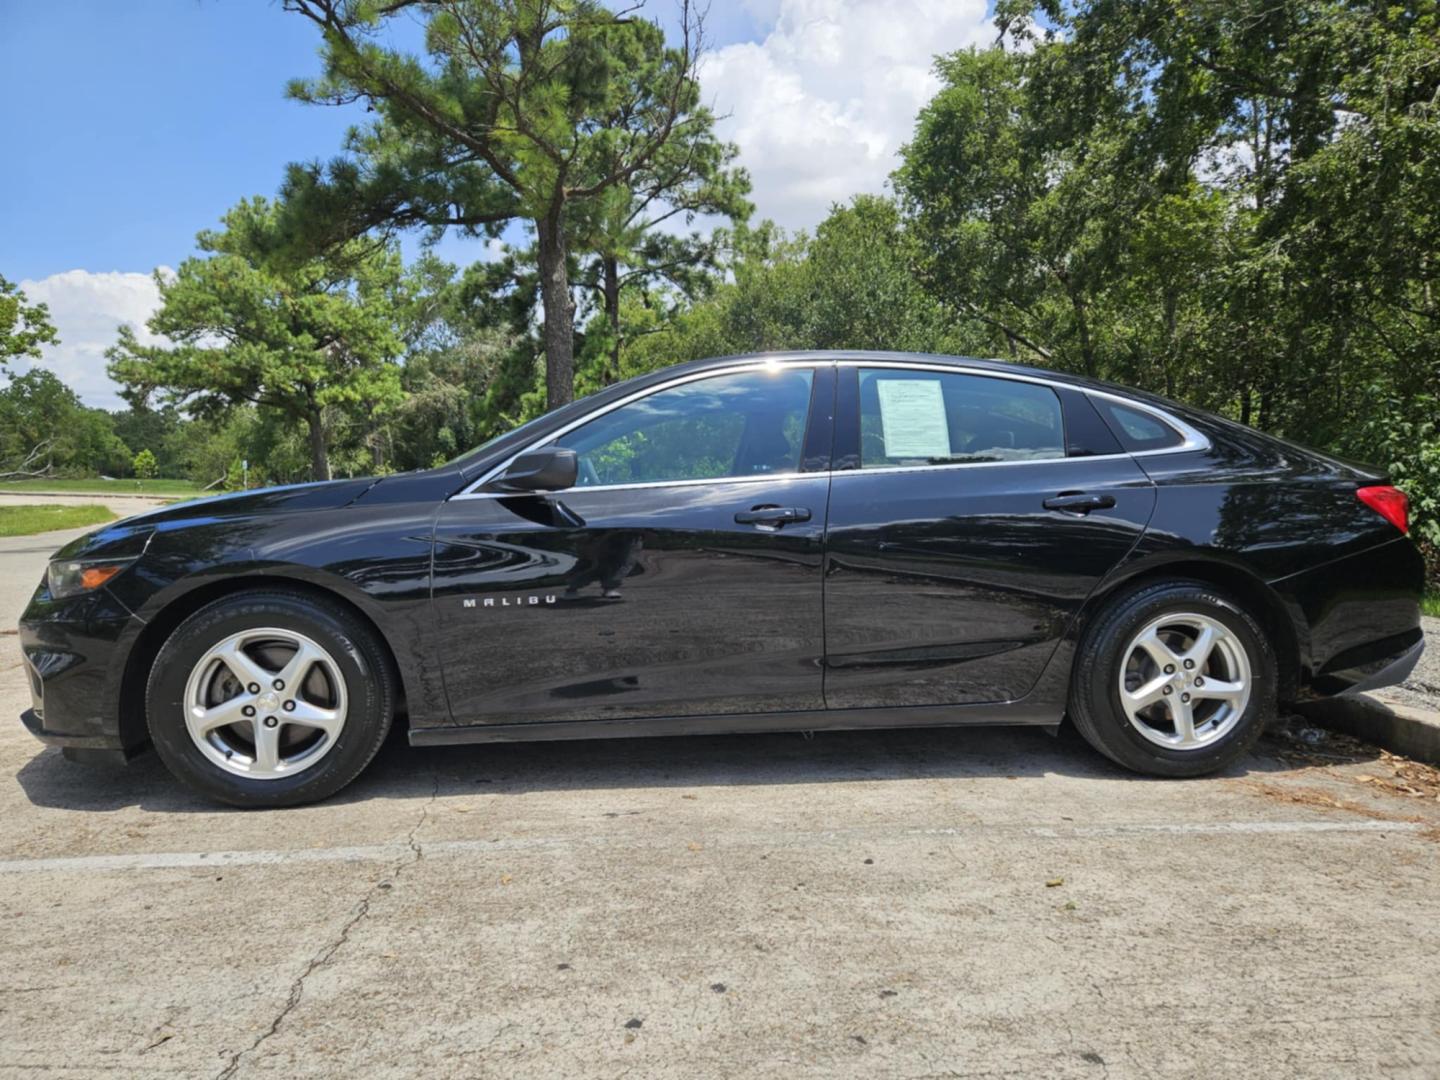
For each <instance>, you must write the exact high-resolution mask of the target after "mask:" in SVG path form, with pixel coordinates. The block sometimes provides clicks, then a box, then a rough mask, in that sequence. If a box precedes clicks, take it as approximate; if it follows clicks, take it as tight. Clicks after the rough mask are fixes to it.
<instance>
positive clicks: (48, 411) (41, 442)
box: [0, 368, 131, 476]
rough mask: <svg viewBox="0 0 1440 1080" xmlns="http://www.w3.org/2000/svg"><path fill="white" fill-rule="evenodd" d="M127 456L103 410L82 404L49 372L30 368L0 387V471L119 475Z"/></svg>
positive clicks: (126, 450) (128, 452)
mask: <svg viewBox="0 0 1440 1080" xmlns="http://www.w3.org/2000/svg"><path fill="white" fill-rule="evenodd" d="M130 458H131V453H130V449H129V448H128V447H127V446H126V445H125V444H124V443H123V442H122V441H121V440H120V439H119V437H117V436H116V434H115V429H114V427H113V426H112V424H111V421H110V416H109V414H108V413H106V412H104V411H103V410H101V409H90V408H86V407H85V405H84V404H82V403H81V401H80V398H79V397H78V396H77V395H76V394H75V392H74V391H73V390H71V389H70V388H69V387H68V386H66V385H65V384H64V383H63V382H61V381H60V379H59V378H57V377H56V375H55V374H54V373H53V372H51V371H49V370H47V369H45V368H32V369H31V370H30V371H27V372H25V373H24V374H23V375H16V376H13V377H12V378H11V380H10V383H9V384H8V385H7V386H5V387H4V388H3V389H0V474H6V473H12V472H13V473H17V474H30V473H47V472H48V473H58V474H60V475H63V476H72V475H78V476H83V475H87V474H93V473H95V472H101V473H110V474H119V473H124V472H128V471H129V468H130Z"/></svg>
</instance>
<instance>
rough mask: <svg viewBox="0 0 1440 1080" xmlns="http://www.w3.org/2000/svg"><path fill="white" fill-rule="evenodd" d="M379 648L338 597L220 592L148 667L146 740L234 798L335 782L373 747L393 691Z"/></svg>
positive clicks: (195, 782)
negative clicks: (336, 600) (223, 594)
mask: <svg viewBox="0 0 1440 1080" xmlns="http://www.w3.org/2000/svg"><path fill="white" fill-rule="evenodd" d="M392 681H393V680H392V677H391V675H390V670H389V666H388V664H387V663H386V658H385V653H384V647H383V645H382V644H381V643H380V642H379V641H378V640H376V637H375V634H374V633H373V631H371V629H370V628H369V627H368V626H366V625H365V624H364V623H363V622H361V621H360V620H359V619H357V618H355V616H354V615H353V614H351V613H350V612H349V611H347V610H346V609H345V608H343V607H342V606H340V605H338V604H334V603H331V602H328V601H325V600H323V599H320V598H318V597H313V596H310V595H308V594H304V593H296V592H288V591H283V590H274V591H272V590H265V591H254V592H243V593H237V594H234V595H231V596H227V597H222V598H221V599H219V600H216V601H215V602H213V603H211V604H209V605H207V606H205V607H203V608H201V609H200V610H199V611H197V612H195V613H194V614H193V615H191V616H190V617H189V618H187V619H186V620H185V621H184V622H182V623H181V624H180V625H179V626H178V627H177V628H176V629H175V631H174V633H172V634H171V635H170V638H169V640H168V641H166V643H165V645H164V646H163V647H162V648H161V650H160V653H159V655H158V656H157V657H156V659H155V664H154V666H153V667H152V668H151V672H150V679H149V684H148V686H147V691H146V713H147V717H148V721H149V726H150V735H151V738H152V739H153V740H154V743H155V749H156V751H157V752H158V753H159V755H160V757H161V759H162V760H163V761H164V762H165V765H166V766H167V767H168V768H169V769H170V771H171V772H172V773H174V774H175V775H176V776H177V777H178V778H179V779H180V780H182V781H184V782H185V783H186V784H188V785H190V786H191V787H192V788H195V789H196V790H197V791H200V792H201V793H203V794H205V795H208V796H210V797H211V798H214V799H219V800H220V801H222V802H226V803H230V804H232V805H235V806H293V805H296V804H298V803H305V802H313V801H315V800H317V799H323V798H325V797H326V796H328V795H332V794H334V793H335V792H336V791H339V790H340V789H341V788H342V787H344V786H345V785H346V784H348V783H350V781H352V780H354V779H355V777H356V776H358V775H359V774H360V772H361V770H363V769H364V768H365V766H366V765H367V764H369V762H370V759H371V758H373V757H374V756H375V753H376V751H377V750H379V748H380V745H381V743H382V742H383V741H384V739H385V735H386V732H387V731H388V730H389V727H390V716H391V710H392V702H393V699H394V693H393V686H392Z"/></svg>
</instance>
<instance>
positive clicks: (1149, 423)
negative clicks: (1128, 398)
mask: <svg viewBox="0 0 1440 1080" xmlns="http://www.w3.org/2000/svg"><path fill="white" fill-rule="evenodd" d="M1090 400H1091V401H1092V402H1093V403H1094V405H1095V408H1096V409H1098V410H1099V411H1100V415H1101V416H1103V417H1104V418H1105V422H1106V423H1108V424H1109V425H1110V430H1111V431H1113V432H1115V437H1116V438H1117V439H1119V440H1120V445H1121V446H1123V447H1124V448H1125V449H1126V450H1128V451H1130V452H1131V453H1136V452H1138V451H1141V450H1169V449H1171V448H1172V447H1176V446H1180V445H1182V444H1183V443H1184V442H1185V436H1184V435H1182V434H1180V432H1178V431H1176V430H1175V429H1174V428H1173V427H1171V426H1170V425H1169V424H1167V423H1165V421H1163V420H1161V419H1160V418H1159V417H1158V416H1156V415H1155V414H1154V413H1151V412H1146V411H1145V410H1144V409H1136V408H1132V407H1131V406H1129V405H1122V404H1120V402H1118V401H1112V400H1110V399H1109V398H1093V397H1092V398H1091V399H1090Z"/></svg>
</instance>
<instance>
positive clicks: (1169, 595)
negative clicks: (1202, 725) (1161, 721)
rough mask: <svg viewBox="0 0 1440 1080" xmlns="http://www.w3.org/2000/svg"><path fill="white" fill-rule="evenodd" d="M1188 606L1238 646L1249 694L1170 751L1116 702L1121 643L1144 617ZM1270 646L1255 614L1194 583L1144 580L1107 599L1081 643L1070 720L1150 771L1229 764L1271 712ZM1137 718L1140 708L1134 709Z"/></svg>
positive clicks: (1101, 746)
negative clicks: (1237, 710)
mask: <svg viewBox="0 0 1440 1080" xmlns="http://www.w3.org/2000/svg"><path fill="white" fill-rule="evenodd" d="M1172 612H1173V613H1180V612H1193V613H1196V614H1199V615H1204V616H1206V617H1207V618H1210V619H1212V620H1214V621H1216V622H1219V623H1221V624H1223V626H1224V628H1225V629H1227V630H1229V631H1230V632H1231V634H1232V635H1233V636H1234V638H1235V639H1236V641H1238V643H1239V644H1240V646H1241V647H1242V648H1243V649H1244V650H1245V653H1246V654H1247V659H1248V661H1249V665H1250V673H1251V679H1250V682H1251V692H1250V699H1249V701H1248V703H1247V704H1246V707H1245V709H1244V710H1243V711H1242V712H1241V714H1240V718H1239V720H1238V721H1237V722H1236V723H1235V724H1234V726H1233V727H1231V728H1230V730H1229V731H1228V732H1226V733H1225V734H1224V735H1221V736H1220V737H1219V738H1217V739H1215V741H1214V742H1213V743H1210V744H1208V745H1206V746H1203V747H1197V748H1193V749H1187V750H1179V749H1169V748H1167V747H1164V746H1160V745H1157V744H1156V743H1155V742H1152V741H1151V740H1149V739H1147V738H1146V737H1145V736H1144V735H1142V734H1141V733H1140V732H1139V731H1138V730H1136V728H1135V727H1134V726H1133V725H1132V724H1131V722H1130V719H1129V717H1128V716H1127V715H1126V712H1125V709H1124V707H1123V706H1122V704H1121V700H1120V685H1119V684H1120V673H1121V666H1122V665H1124V664H1125V663H1126V660H1127V657H1126V653H1127V651H1128V648H1127V647H1128V646H1129V645H1130V643H1131V641H1132V640H1133V639H1134V638H1135V636H1136V635H1137V634H1139V633H1140V632H1141V630H1142V629H1144V627H1145V626H1146V625H1147V624H1148V623H1150V622H1151V621H1153V620H1155V619H1157V618H1159V617H1161V616H1163V615H1166V614H1169V613H1172ZM1276 685H1277V684H1276V662H1275V652H1274V650H1273V649H1272V648H1271V646H1270V643H1269V641H1268V640H1267V638H1266V635H1265V633H1264V631H1263V630H1261V628H1260V626H1259V625H1258V624H1257V623H1256V621H1255V619H1254V618H1253V617H1252V616H1251V615H1250V614H1249V613H1248V612H1247V611H1246V610H1245V609H1244V608H1243V607H1242V606H1241V605H1240V604H1238V603H1237V602H1236V601H1235V600H1233V599H1232V598H1231V597H1229V596H1227V595H1225V594H1224V593H1223V592H1221V591H1219V590H1217V589H1216V588H1215V587H1214V586H1211V585H1207V584H1205V583H1204V582H1199V581H1168V582H1160V583H1158V584H1152V585H1147V586H1144V587H1141V588H1139V589H1136V590H1134V591H1132V592H1129V593H1126V594H1124V595H1122V596H1120V597H1117V598H1116V599H1114V600H1113V601H1111V602H1110V603H1109V604H1108V605H1106V607H1105V608H1104V609H1103V610H1102V611H1101V612H1100V613H1099V614H1098V615H1097V616H1096V617H1095V619H1094V620H1093V621H1092V622H1091V624H1090V626H1089V627H1088V628H1087V630H1086V632H1085V634H1084V636H1083V637H1082V639H1081V641H1080V647H1079V650H1078V651H1077V653H1076V656H1075V667H1074V674H1073V676H1072V679H1071V688H1070V710H1069V715H1070V719H1071V720H1072V721H1073V722H1074V724H1075V728H1076V730H1078V731H1079V732H1080V734H1081V735H1082V736H1083V737H1084V739H1085V741H1086V742H1088V743H1089V744H1090V745H1091V746H1093V747H1094V748H1095V749H1096V750H1098V751H1100V753H1102V754H1104V755H1105V756H1106V757H1108V758H1109V759H1110V760H1111V761H1114V762H1116V763H1117V764H1119V765H1123V766H1125V767H1126V768H1127V769H1133V770H1134V771H1135V772H1140V773H1147V774H1149V775H1151V776H1164V777H1188V776H1204V775H1205V774H1207V773H1213V772H1217V771H1219V770H1220V769H1224V768H1225V767H1227V766H1229V765H1231V764H1233V763H1234V762H1236V761H1238V760H1239V759H1240V758H1242V757H1244V756H1245V754H1246V753H1247V752H1248V751H1249V750H1250V748H1251V747H1252V746H1254V745H1255V741H1256V740H1257V739H1259V737H1260V735H1261V733H1262V732H1263V731H1264V730H1265V725H1266V724H1267V723H1268V722H1269V721H1270V719H1271V718H1272V717H1273V716H1274V715H1275V702H1276ZM1140 716H1141V719H1142V720H1143V719H1144V718H1145V716H1146V714H1145V713H1143V712H1141V713H1140Z"/></svg>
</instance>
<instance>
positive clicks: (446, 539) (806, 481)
mask: <svg viewBox="0 0 1440 1080" xmlns="http://www.w3.org/2000/svg"><path fill="white" fill-rule="evenodd" d="M829 486H830V479H829V476H828V475H827V474H825V473H815V474H808V475H806V474H801V475H796V476H790V477H774V478H757V479H755V480H753V481H752V480H745V481H742V482H729V483H714V484H677V485H673V486H667V485H661V486H645V487H638V488H616V489H600V490H596V491H589V490H586V489H585V488H574V489H572V490H570V491H566V492H563V493H561V494H560V495H559V496H556V497H555V498H554V499H553V500H547V499H545V498H541V497H536V496H519V497H513V498H466V499H454V500H451V501H450V502H448V503H446V504H445V507H444V509H443V510H442V511H441V514H440V519H439V521H438V523H437V527H436V534H435V577H434V608H433V612H432V619H433V622H432V626H431V629H430V632H429V633H428V634H427V640H428V642H429V650H430V652H431V654H432V656H433V658H434V660H435V662H437V663H439V664H441V665H442V666H443V667H444V670H445V679H446V684H447V686H448V688H449V693H450V701H451V709H452V712H453V714H454V718H455V722H456V723H457V724H461V725H474V724H505V723H525V722H532V723H559V722H566V721H577V720H598V719H611V718H624V719H634V718H639V717H646V716H677V715H687V714H700V713H717V714H728V713H753V712H764V711H768V710H793V709H815V708H820V707H821V705H822V704H823V702H822V698H821V667H820V664H821V658H822V656H823V654H824V638H823V633H822V627H823V622H822V618H821V610H820V556H821V537H822V534H823V531H824V520H825V500H826V495H827V491H828V489H829ZM557 503H558V504H559V505H558V506H556V505H555V504H557ZM547 504H548V505H547ZM758 504H769V505H777V506H795V507H803V508H805V509H806V510H807V511H808V512H809V513H810V514H811V517H810V520H808V521H805V522H798V523H792V524H787V525H785V526H784V527H783V528H780V529H778V530H775V531H767V530H764V529H761V528H757V527H756V526H754V525H747V524H738V523H737V522H736V520H735V515H736V514H737V513H739V512H743V511H745V510H748V509H750V508H751V507H753V506H755V505H758Z"/></svg>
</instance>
